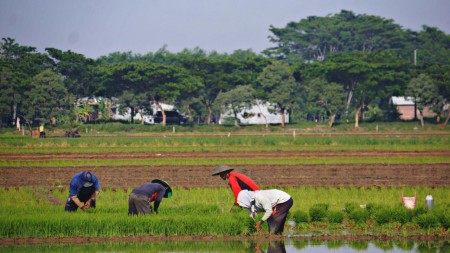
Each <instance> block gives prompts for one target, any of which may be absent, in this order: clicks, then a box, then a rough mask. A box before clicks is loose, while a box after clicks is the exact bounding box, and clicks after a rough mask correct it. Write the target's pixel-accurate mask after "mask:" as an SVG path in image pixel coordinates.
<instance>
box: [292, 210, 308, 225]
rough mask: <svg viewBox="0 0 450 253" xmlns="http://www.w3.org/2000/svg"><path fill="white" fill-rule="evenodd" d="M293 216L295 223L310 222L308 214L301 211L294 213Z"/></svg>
mask: <svg viewBox="0 0 450 253" xmlns="http://www.w3.org/2000/svg"><path fill="white" fill-rule="evenodd" d="M291 216H292V219H293V220H294V221H295V223H301V222H309V221H310V218H309V215H308V213H307V212H304V211H301V210H296V211H294V212H293V213H292V215H291Z"/></svg>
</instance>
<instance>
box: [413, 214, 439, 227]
mask: <svg viewBox="0 0 450 253" xmlns="http://www.w3.org/2000/svg"><path fill="white" fill-rule="evenodd" d="M414 221H415V223H416V224H417V225H419V226H420V227H421V228H435V227H439V226H440V225H441V224H440V223H439V218H438V217H437V216H436V215H434V214H432V213H427V214H421V215H419V216H417V217H416V218H415V219H414Z"/></svg>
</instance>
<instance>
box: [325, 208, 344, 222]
mask: <svg viewBox="0 0 450 253" xmlns="http://www.w3.org/2000/svg"><path fill="white" fill-rule="evenodd" d="M327 220H328V222H329V223H342V221H343V220H344V214H343V213H342V212H340V211H329V212H328V215H327Z"/></svg>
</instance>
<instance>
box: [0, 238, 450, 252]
mask: <svg viewBox="0 0 450 253" xmlns="http://www.w3.org/2000/svg"><path fill="white" fill-rule="evenodd" d="M80 251H81V252H127V253H135V252H178V253H187V252H189V253H192V252H205V253H207V252H236V253H237V252H246V253H269V252H270V253H284V252H287V253H298V252H302V253H306V252H308V253H310V252H312V253H322V252H323V253H331V252H333V253H344V252H345V253H347V252H349V253H364V252H365V253H385V252H389V253H403V252H419V253H423V252H427V253H428V252H436V253H441V252H450V242H449V241H425V242H417V241H393V240H383V241H343V240H328V241H321V240H313V239H311V240H291V239H288V240H286V241H276V240H260V241H258V240H226V241H159V242H106V243H91V244H37V245H34V244H33V245H0V253H1V252H31V253H33V252H61V253H71V252H80Z"/></svg>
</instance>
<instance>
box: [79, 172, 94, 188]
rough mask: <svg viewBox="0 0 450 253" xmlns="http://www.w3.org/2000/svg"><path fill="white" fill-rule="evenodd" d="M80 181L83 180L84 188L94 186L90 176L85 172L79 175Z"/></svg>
mask: <svg viewBox="0 0 450 253" xmlns="http://www.w3.org/2000/svg"><path fill="white" fill-rule="evenodd" d="M81 180H83V182H84V184H83V186H84V187H90V186H92V185H93V184H94V183H93V182H92V174H91V172H89V171H87V170H85V171H83V174H82V175H81Z"/></svg>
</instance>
